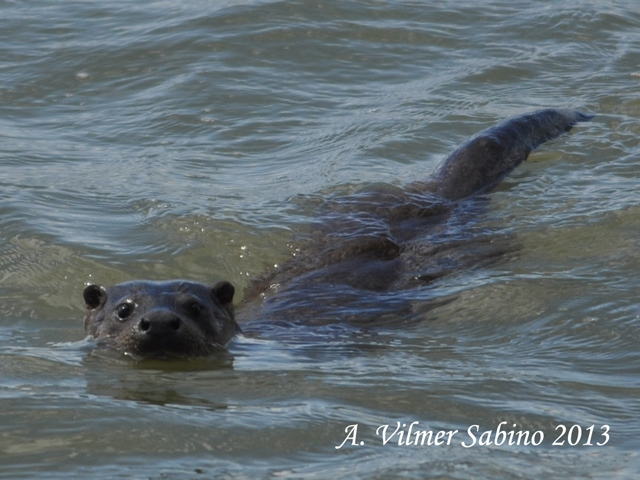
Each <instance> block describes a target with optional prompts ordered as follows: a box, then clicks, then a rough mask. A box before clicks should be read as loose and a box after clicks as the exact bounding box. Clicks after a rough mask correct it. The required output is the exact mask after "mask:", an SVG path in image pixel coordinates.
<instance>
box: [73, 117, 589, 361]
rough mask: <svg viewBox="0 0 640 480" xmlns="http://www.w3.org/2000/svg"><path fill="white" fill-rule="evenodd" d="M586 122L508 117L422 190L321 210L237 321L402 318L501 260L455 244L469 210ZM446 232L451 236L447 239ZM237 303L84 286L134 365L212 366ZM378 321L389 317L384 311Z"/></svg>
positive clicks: (474, 246)
mask: <svg viewBox="0 0 640 480" xmlns="http://www.w3.org/2000/svg"><path fill="white" fill-rule="evenodd" d="M592 117H593V115H589V114H585V113H582V112H579V111H576V110H557V109H547V110H540V111H536V112H533V113H528V114H525V115H521V116H518V117H514V118H511V119H509V120H506V121H504V122H502V123H500V124H498V125H496V126H494V127H491V128H489V129H486V130H484V131H482V132H480V133H479V134H477V135H476V136H475V137H473V138H471V139H470V140H468V141H467V142H465V143H463V144H462V145H461V146H459V147H458V148H456V149H455V150H454V151H453V152H452V153H451V154H450V155H449V156H448V157H446V158H445V160H444V161H443V162H442V164H441V165H440V166H439V167H438V168H437V169H436V171H435V172H434V173H433V174H432V175H431V177H430V178H428V179H427V180H423V181H416V182H413V183H410V184H409V185H407V186H406V187H404V188H399V187H395V186H391V185H382V186H381V185H376V186H370V187H365V188H361V189H359V190H356V191H352V192H349V193H347V194H345V195H338V196H333V197H332V196H329V197H328V198H324V199H323V200H322V201H321V202H320V203H322V206H321V207H322V208H321V212H320V213H319V214H318V215H317V217H315V218H316V219H315V220H314V221H312V222H310V223H311V226H310V230H309V232H307V236H306V238H304V237H303V238H300V239H298V240H299V244H298V245H299V247H298V248H296V250H295V252H294V254H293V255H292V257H291V258H290V259H289V260H288V261H287V262H285V263H284V264H283V265H281V266H280V267H276V268H274V269H272V270H270V271H268V272H266V273H265V274H263V275H262V276H260V277H259V278H257V279H255V280H254V281H252V282H251V283H250V285H249V286H248V287H247V289H246V291H245V298H244V300H243V305H242V306H243V307H244V308H243V317H244V318H245V319H246V318H251V317H253V316H256V315H257V316H262V317H272V318H274V319H300V318H302V317H304V316H305V313H306V314H307V316H309V317H312V318H313V319H314V321H315V322H316V323H325V322H331V321H335V320H337V319H343V318H344V319H346V318H347V317H348V315H349V313H348V312H353V310H354V309H355V310H358V309H361V310H366V309H367V308H369V307H370V306H371V305H372V304H375V305H379V304H381V303H384V302H386V304H389V305H390V307H389V308H390V309H393V308H395V309H398V308H401V307H402V303H403V302H402V301H394V298H393V295H390V293H392V292H396V291H400V290H405V289H410V288H416V287H421V286H424V285H428V284H430V283H431V282H433V281H434V280H435V279H438V278H440V277H442V276H444V275H447V274H448V273H451V272H453V271H456V270H458V269H460V268H461V267H462V266H465V265H468V264H470V262H471V263H472V261H470V260H469V258H471V257H474V255H473V254H470V252H473V251H476V254H475V256H479V257H480V258H486V257H492V256H499V255H500V254H501V249H500V248H498V249H497V251H496V250H495V249H494V250H493V251H492V250H491V248H485V247H487V246H488V245H492V244H493V242H492V241H491V240H489V241H485V240H486V239H485V240H483V239H482V238H479V237H478V236H471V237H470V238H467V239H465V237H464V235H462V234H460V233H459V230H460V229H461V228H464V227H465V226H466V225H467V224H468V223H469V218H470V217H473V215H474V205H475V204H477V203H478V202H472V201H471V199H474V198H475V199H477V198H480V197H481V195H480V194H482V193H487V192H489V191H490V190H491V189H493V188H494V187H495V186H496V185H497V184H498V183H499V182H500V181H501V180H502V179H503V178H504V177H505V176H506V175H507V174H508V173H509V172H511V171H512V170H513V169H514V168H515V167H516V166H517V165H519V164H520V163H521V162H523V161H524V160H526V159H527V157H528V156H529V154H530V153H531V151H533V150H534V149H535V148H536V147H538V146H539V145H540V144H542V143H544V142H546V141H548V140H551V139H553V138H556V137H558V136H559V135H561V134H562V133H565V132H568V131H569V130H570V129H571V128H572V127H573V126H574V125H575V124H576V123H578V122H582V121H587V120H589V119H591V118H592ZM447 229H449V230H447ZM452 229H453V230H455V232H456V234H455V235H450V232H449V233H447V231H450V230H452ZM483 241H484V242H485V243H486V245H484V246H483V245H482V243H483ZM477 252H480V253H477ZM233 296H234V287H233V286H232V285H231V284H230V283H229V282H224V281H223V282H218V283H216V284H214V285H213V286H206V285H203V284H201V283H197V282H187V281H182V280H173V281H167V282H150V281H133V282H128V283H122V284H118V285H114V286H111V287H102V286H100V285H88V286H87V287H86V288H85V289H84V300H85V304H86V314H85V318H84V326H85V332H86V333H87V334H88V335H92V336H93V337H94V338H95V339H96V340H98V341H102V342H105V343H107V344H108V345H110V346H112V347H114V348H116V349H117V350H121V351H123V352H126V353H129V354H131V355H134V356H139V357H149V356H161V357H174V356H183V357H185V356H186V357H195V356H207V355H211V354H212V353H213V352H215V351H217V349H220V348H221V347H223V346H224V345H226V344H227V342H228V341H229V340H231V338H232V337H233V336H234V335H236V334H237V333H238V332H240V331H241V330H240V327H239V325H238V323H237V322H236V319H235V314H234V307H233V303H232V301H233ZM372 302H373V303H372ZM396 304H400V305H396ZM373 310H375V309H373ZM374 315H376V316H378V317H384V315H380V311H379V310H376V311H375V313H374ZM382 321H384V318H382Z"/></svg>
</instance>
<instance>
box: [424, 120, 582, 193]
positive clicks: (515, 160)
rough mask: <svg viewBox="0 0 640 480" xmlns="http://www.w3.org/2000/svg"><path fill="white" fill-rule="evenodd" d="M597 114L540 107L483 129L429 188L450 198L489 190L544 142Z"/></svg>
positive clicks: (445, 164)
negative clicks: (538, 109) (535, 110)
mask: <svg viewBox="0 0 640 480" xmlns="http://www.w3.org/2000/svg"><path fill="white" fill-rule="evenodd" d="M591 118H593V115H589V114H586V113H582V112H578V111H576V110H553V109H548V110H540V111H537V112H533V113H529V114H526V115H522V116H519V117H515V118H512V119H509V120H506V121H505V122H503V123H500V124H498V125H496V126H494V127H491V128H489V129H487V130H484V131H482V132H480V133H479V134H478V135H477V136H475V137H474V138H472V139H471V140H469V141H467V142H466V143H464V144H462V145H461V146H459V147H458V148H457V149H456V150H454V151H453V152H452V153H451V154H450V155H449V156H448V157H447V158H446V159H445V160H444V162H443V163H442V164H441V165H440V167H438V169H437V170H436V172H435V173H434V175H433V183H431V182H429V186H430V187H431V188H429V190H431V191H433V192H434V193H436V194H438V195H440V196H442V197H444V198H447V199H449V200H454V201H455V200H460V199H463V198H466V197H469V196H471V195H473V194H475V193H479V192H486V191H488V190H490V189H491V188H493V187H495V186H496V185H497V184H498V183H500V181H501V180H502V179H503V178H504V177H505V176H506V175H507V174H508V173H509V172H511V171H512V170H513V169H514V168H515V167H517V166H518V165H519V164H520V163H521V162H523V161H524V160H526V159H527V157H528V156H529V153H531V151H532V150H534V149H535V148H536V147H538V146H539V145H541V144H542V143H544V142H546V141H548V140H551V139H553V138H556V137H557V136H559V135H561V134H563V133H565V132H568V131H569V130H571V127H573V126H574V125H575V124H576V123H578V122H584V121H587V120H590V119H591Z"/></svg>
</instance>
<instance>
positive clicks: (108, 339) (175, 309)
mask: <svg viewBox="0 0 640 480" xmlns="http://www.w3.org/2000/svg"><path fill="white" fill-rule="evenodd" d="M234 292H235V289H234V288H233V285H231V284H230V283H229V282H218V283H216V284H215V285H213V286H207V285H203V284H201V283H197V282H187V281H181V280H173V281H168V282H150V281H133V282H127V283H120V284H118V285H114V286H111V287H103V286H101V285H88V286H87V287H86V288H85V289H84V292H83V296H84V300H85V303H86V306H87V310H86V313H85V317H84V329H85V332H86V333H87V335H93V337H94V338H95V339H96V340H98V341H100V342H103V343H106V344H108V345H110V346H112V347H114V348H116V349H118V350H121V351H123V352H125V353H128V354H132V355H134V356H137V357H199V356H207V355H211V354H213V353H215V352H216V351H219V348H220V347H221V346H224V345H226V344H227V343H228V342H229V340H231V338H232V337H233V336H234V335H235V334H236V333H238V332H240V327H239V326H238V324H237V323H236V321H235V319H234V311H233V304H232V301H233V294H234Z"/></svg>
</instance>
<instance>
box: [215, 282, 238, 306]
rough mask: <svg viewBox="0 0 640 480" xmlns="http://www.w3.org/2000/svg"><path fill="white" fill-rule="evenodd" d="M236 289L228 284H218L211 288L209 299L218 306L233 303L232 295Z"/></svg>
mask: <svg viewBox="0 0 640 480" xmlns="http://www.w3.org/2000/svg"><path fill="white" fill-rule="evenodd" d="M234 293H236V289H235V288H234V286H233V285H231V284H230V283H229V282H224V281H223V282H218V283H216V284H215V285H213V286H212V287H211V298H213V299H214V300H215V301H216V302H218V303H219V304H220V305H227V304H229V303H231V302H233V294H234Z"/></svg>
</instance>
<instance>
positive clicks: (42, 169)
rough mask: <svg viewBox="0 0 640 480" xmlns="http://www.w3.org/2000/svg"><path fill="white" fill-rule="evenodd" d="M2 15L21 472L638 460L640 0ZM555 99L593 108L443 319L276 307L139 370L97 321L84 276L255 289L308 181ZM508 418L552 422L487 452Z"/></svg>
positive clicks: (24, 6)
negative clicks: (219, 343) (380, 319)
mask: <svg viewBox="0 0 640 480" xmlns="http://www.w3.org/2000/svg"><path fill="white" fill-rule="evenodd" d="M0 12H1V14H0V25H1V30H0V31H1V32H2V42H0V79H1V80H2V81H1V82H0V136H1V141H0V237H1V238H0V356H1V357H2V358H1V360H0V365H1V367H0V398H1V405H2V409H1V413H0V419H1V420H0V475H1V476H2V477H3V478H12V479H16V478H65V479H72V478H87V477H89V476H90V477H92V478H109V479H111V478H136V479H142V478H145V479H147V478H148V479H160V478H181V479H184V478H341V477H346V476H351V477H353V478H367V479H370V478H380V479H382V478H398V477H401V478H439V479H444V478H451V479H466V478H505V479H511V478H519V479H521V478H527V479H538V478H545V477H555V478H557V477H558V476H560V474H562V477H563V478H603V479H604V478H606V479H610V478H635V477H636V476H637V473H638V471H639V470H640V459H639V458H638V451H639V448H640V441H639V440H638V438H639V434H640V423H639V422H638V420H637V419H638V417H639V415H640V407H639V403H638V397H639V396H640V363H639V361H640V354H639V353H638V348H637V344H638V337H639V336H640V320H639V315H640V308H639V307H638V302H637V292H638V291H639V288H640V281H639V280H638V271H639V270H640V242H639V241H638V235H637V232H638V231H639V230H640V208H639V206H638V196H637V191H638V187H639V186H640V185H639V184H640V167H638V151H639V150H638V138H640V135H639V133H640V124H639V123H638V120H637V118H638V115H639V114H640V101H639V100H638V96H637V90H638V87H639V83H640V70H639V68H638V65H640V41H639V39H640V9H639V8H638V7H637V5H636V3H635V2H631V1H627V2H625V1H618V2H615V1H611V2H593V1H578V2H573V3H571V4H566V3H563V2H544V3H539V2H524V1H518V0H515V1H510V2H501V1H491V2H483V3H482V4H480V3H478V2H459V1H457V2H453V1H450V2H437V4H436V2H433V4H432V3H431V2H403V1H401V2H374V1H364V2H352V1H326V2H308V1H300V2H291V1H283V2H270V1H255V2H251V1H226V2H205V1H197V0H196V1H190V2H183V3H180V4H175V3H171V2H160V1H144V0H142V1H138V2H121V1H116V2H108V3H104V2H101V3H99V2H89V1H86V2H77V1H76V2H47V1H42V0H36V1H30V2H13V1H4V2H1V3H0ZM542 107H578V108H580V109H583V110H585V111H590V112H593V113H596V114H597V117H596V118H595V119H594V120H592V121H591V122H590V123H588V124H581V125H580V126H578V127H576V128H575V129H574V130H573V131H572V132H571V134H570V135H567V136H564V137H562V138H560V139H558V140H556V141H554V142H552V143H550V144H548V145H545V146H543V147H542V148H541V149H540V150H539V151H538V152H536V153H535V154H534V155H532V157H531V159H530V162H527V163H526V164H525V165H523V166H521V167H520V168H519V169H518V170H516V171H515V172H514V173H513V174H512V175H511V176H510V177H509V178H508V179H507V180H506V181H505V182H504V183H503V184H502V185H501V186H500V187H499V188H498V189H497V190H496V191H495V192H494V193H492V194H491V196H490V201H489V202H488V204H487V207H486V208H487V211H486V212H485V213H484V214H483V220H482V221H483V222H484V225H485V226H487V227H490V228H491V229H492V231H493V232H495V234H496V235H502V236H505V237H506V238H509V239H510V241H512V242H513V244H514V245H516V246H517V250H516V252H514V254H513V255H509V256H508V258H504V259H502V260H501V261H499V262H497V263H496V264H492V265H487V266H484V267H480V268H475V269H471V270H469V271H464V272H459V273H458V274H457V275H455V276H452V277H448V278H447V279H446V280H444V281H442V282H440V283H438V284H437V285H436V287H437V288H434V289H433V291H434V292H436V294H437V296H438V298H439V299H441V300H443V301H442V302H441V304H439V306H437V308H434V309H432V310H429V311H427V312H424V313H422V314H420V315H421V317H420V318H421V321H418V322H416V321H412V322H410V323H409V324H408V325H404V326H402V325H393V326H387V327H384V326H378V327H376V328H358V327H353V326H349V325H346V324H342V323H338V324H333V325H325V326H318V327H310V326H306V325H297V324H282V323H275V324H274V323H270V322H257V323H254V324H252V325H250V326H248V327H247V328H245V331H246V335H245V336H243V337H239V338H238V339H237V340H235V341H233V342H232V343H231V344H230V345H229V353H230V358H225V359H220V360H215V361H214V360H212V361H193V362H142V363H140V364H137V363H133V362H123V361H121V360H120V359H117V358H113V357H111V356H109V355H108V354H106V353H103V354H100V353H96V352H95V351H94V349H93V345H92V344H91V343H90V342H86V341H84V340H83V333H82V324H81V318H82V315H83V311H82V310H83V302H82V297H81V292H82V289H83V287H84V285H85V284H86V283H87V282H99V283H103V284H110V283H114V282H119V281H124V280H129V279H134V278H149V279H155V280H161V279H169V278H189V279H194V280H199V281H205V282H213V281H216V280H220V279H227V280H229V281H231V282H233V283H234V284H235V285H236V287H237V289H238V291H239V292H241V291H242V289H243V287H245V286H246V285H248V282H249V279H250V278H251V277H254V276H256V275H258V274H260V273H261V272H263V271H264V270H265V269H267V268H268V267H269V266H271V265H273V264H276V263H281V262H282V261H283V260H284V259H286V257H287V256H288V255H289V254H290V250H289V247H288V246H287V244H288V242H289V240H290V239H291V237H292V236H293V235H295V233H296V232H299V231H300V230H301V229H302V228H304V227H303V226H302V223H304V222H305V221H306V220H307V219H306V218H305V214H306V213H307V212H306V211H305V209H304V206H301V203H300V202H299V201H298V199H299V198H300V197H298V195H303V196H309V195H315V194H318V193H319V194H320V195H323V194H324V193H323V192H330V191H332V189H334V188H342V187H340V186H341V185H367V184H373V183H377V182H388V183H392V184H394V185H403V184H406V183H408V182H411V181H413V180H415V179H419V178H424V177H426V176H427V175H428V173H429V172H431V171H432V170H433V169H434V168H435V166H436V165H437V164H438V162H439V161H440V160H441V159H442V158H444V156H445V155H446V154H447V153H448V152H449V151H451V150H452V149H453V148H454V147H455V146H456V145H457V144H458V143H460V142H462V141H463V140H465V139H466V138H468V137H469V136H470V135H472V134H473V133H475V132H477V131H479V130H481V129H483V128H485V127H488V126H490V125H493V124H494V123H496V122H498V121H500V120H502V119H504V118H507V117H509V116H511V115H516V114H520V113H523V112H526V111H529V110H535V109H539V108H542ZM399 295H400V294H399ZM240 297H241V294H240ZM395 298H396V301H397V299H398V298H399V299H400V300H402V296H399V297H395ZM418 307H419V305H418ZM418 307H417V308H418ZM414 314H415V312H414ZM414 317H415V315H414ZM414 317H412V318H414ZM92 352H93V353H92ZM397 422H400V423H401V428H400V430H402V431H403V432H405V433H404V435H405V437H403V440H406V434H407V432H408V428H409V425H410V424H411V423H412V422H419V423H418V424H417V425H414V426H413V427H412V428H413V431H415V430H416V429H417V430H421V431H427V430H430V431H433V432H434V435H435V433H437V432H438V431H445V432H447V431H453V430H458V431H459V432H458V433H457V434H455V436H453V441H452V442H451V445H439V446H437V445H431V446H429V445H424V446H420V445H417V446H416V445H406V444H404V442H403V444H402V445H399V442H398V435H396V436H394V437H393V438H392V439H391V440H390V441H388V442H387V443H386V444H383V438H382V436H381V435H376V429H378V427H380V426H383V425H389V427H388V432H389V433H391V432H392V431H393V430H395V428H396V426H397ZM501 422H506V424H502V428H503V429H507V430H508V431H510V430H514V431H516V432H517V431H523V432H529V433H530V434H534V432H538V431H539V432H542V435H543V436H544V441H542V442H541V443H540V444H539V445H532V444H529V445H506V444H503V445H500V446H496V445H485V446H480V445H478V444H475V445H473V446H471V447H470V448H465V447H464V446H463V445H462V443H463V442H464V443H466V444H470V443H471V442H472V439H471V437H470V436H469V435H467V433H466V431H467V429H468V428H469V427H471V426H473V425H478V429H476V430H472V431H475V432H476V434H477V436H479V434H480V433H482V432H486V431H488V430H491V431H492V432H493V436H492V438H491V440H492V441H493V440H495V439H496V437H495V431H496V428H497V427H498V426H499V425H500V423H501ZM356 424H357V425H358V430H357V441H356V442H352V441H351V440H349V441H347V443H346V445H345V446H343V447H342V448H341V449H336V448H335V447H336V446H338V445H340V444H341V443H342V442H343V441H344V440H345V438H347V436H348V433H349V430H348V428H349V426H351V425H356ZM402 424H404V425H406V427H404V428H403V427H402ZM514 424H515V425H516V427H512V425H514ZM560 425H563V426H564V427H565V428H567V430H568V431H567V433H566V434H565V435H564V436H563V437H562V439H561V441H562V440H564V445H562V446H559V445H553V441H554V439H555V438H556V437H557V436H559V435H560V434H561V433H562V427H559V426H560ZM574 425H578V426H579V427H574V428H573V430H571V431H569V429H570V428H571V427H572V426H574ZM592 425H593V426H594V428H593V429H592V439H591V441H590V442H589V443H591V444H592V446H585V445H584V444H585V443H587V442H588V439H587V436H588V430H587V429H588V428H590V427H591V426H592ZM605 425H606V426H608V431H607V428H605V427H604V426H605ZM346 429H347V430H346ZM578 431H581V432H582V436H581V438H580V441H578V442H576V439H577V434H578ZM569 433H571V435H572V436H571V437H569ZM605 434H606V435H608V440H607V437H606V435H605ZM413 438H415V436H414V437H413ZM485 438H486V437H485ZM569 440H572V443H577V445H575V446H570V445H569V444H568V441H569ZM605 441H606V444H605V445H602V446H598V445H596V444H597V443H598V442H600V443H604V442H605ZM360 442H364V444H363V445H359V443H360ZM352 443H355V445H352Z"/></svg>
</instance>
